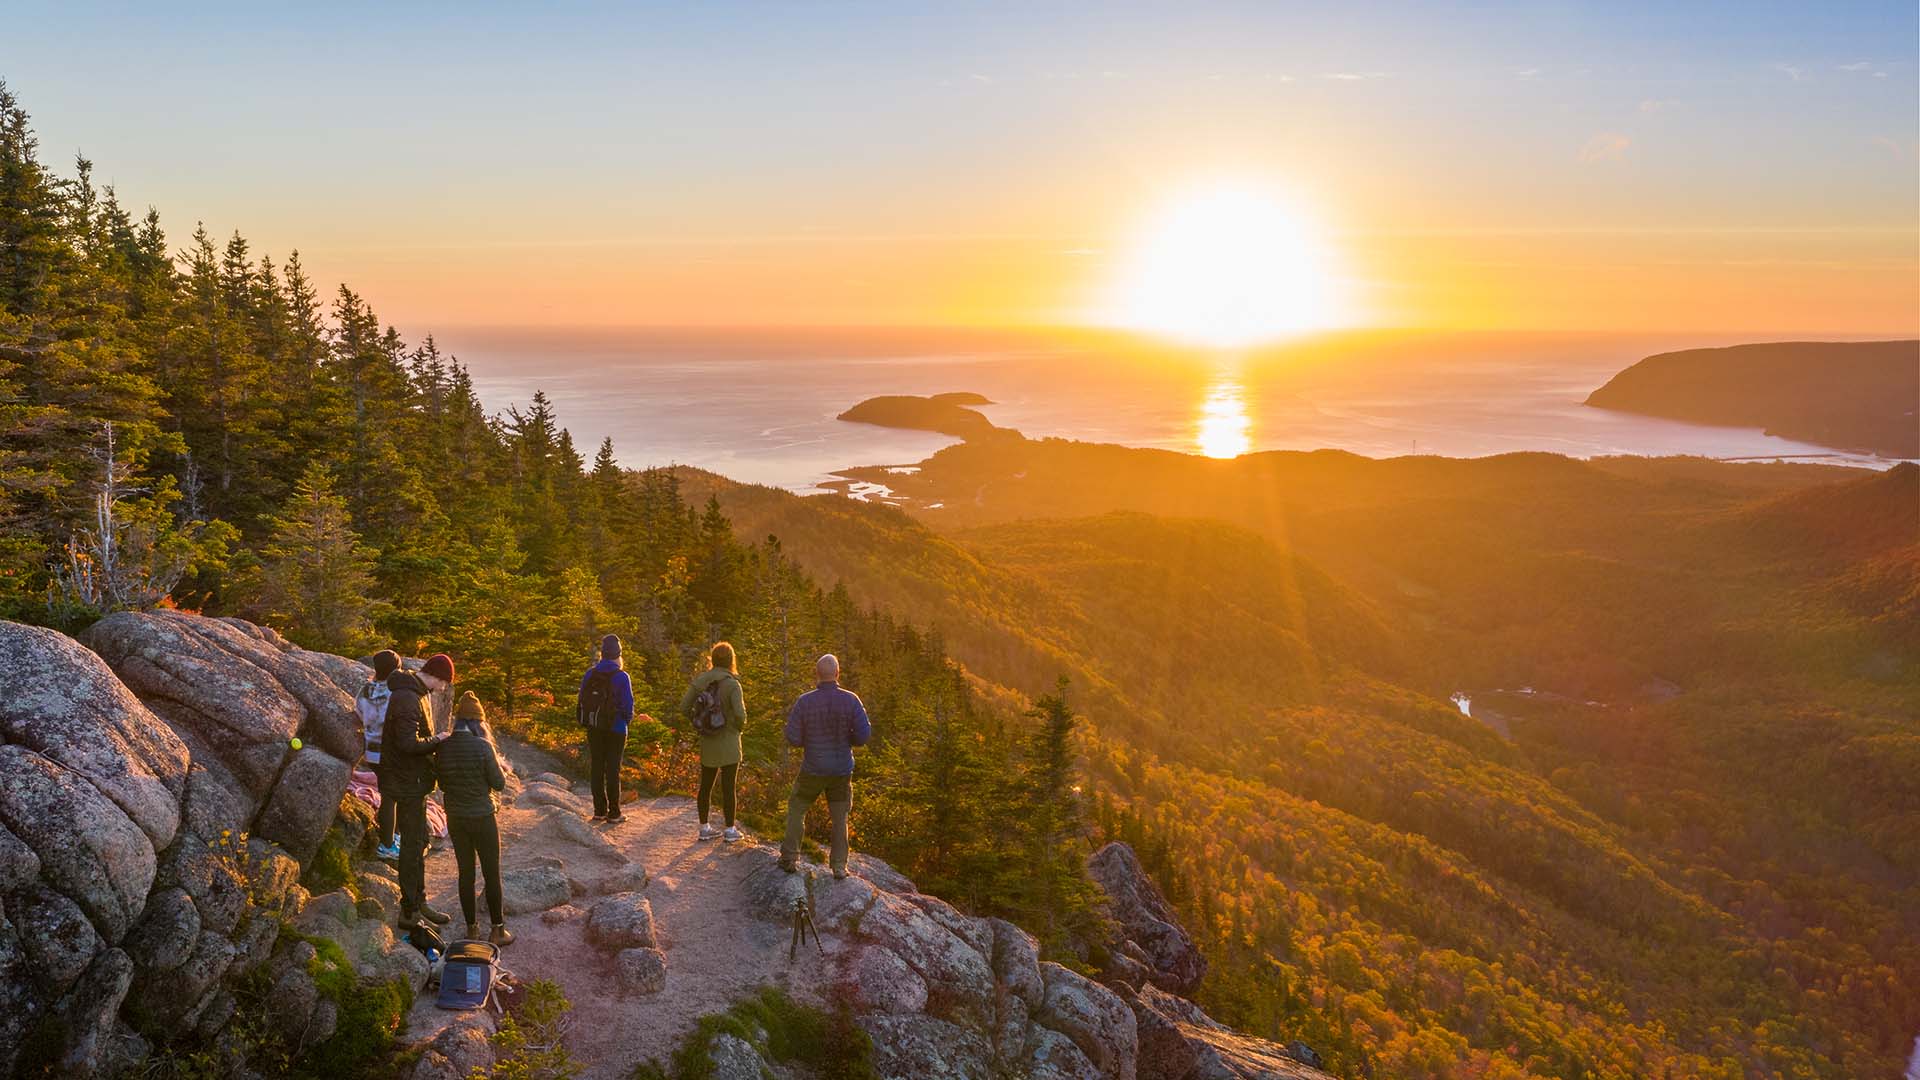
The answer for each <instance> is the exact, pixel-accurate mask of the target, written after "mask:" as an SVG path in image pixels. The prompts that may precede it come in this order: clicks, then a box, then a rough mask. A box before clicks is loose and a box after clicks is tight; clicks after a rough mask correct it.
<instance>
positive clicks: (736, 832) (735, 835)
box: [720, 825, 747, 844]
mask: <svg viewBox="0 0 1920 1080" xmlns="http://www.w3.org/2000/svg"><path fill="white" fill-rule="evenodd" d="M720 835H721V836H722V837H724V838H726V841H727V843H729V844H731V843H733V842H734V841H735V840H745V839H746V838H747V834H746V833H743V832H741V831H740V826H738V825H729V826H727V831H726V832H723V833H721V834H720Z"/></svg>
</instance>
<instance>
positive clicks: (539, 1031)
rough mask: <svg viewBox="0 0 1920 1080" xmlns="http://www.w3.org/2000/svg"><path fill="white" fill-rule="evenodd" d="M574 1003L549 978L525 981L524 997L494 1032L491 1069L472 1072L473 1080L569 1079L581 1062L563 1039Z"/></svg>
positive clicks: (573, 1075) (578, 1073)
mask: <svg viewBox="0 0 1920 1080" xmlns="http://www.w3.org/2000/svg"><path fill="white" fill-rule="evenodd" d="M572 1011H573V1003H572V1002H570V1001H568V1000H567V996H566V995H565V994H563V993H561V992H560V985H559V984H558V983H556V982H554V981H553V980H551V979H536V980H534V981H533V982H530V983H528V984H527V996H526V998H525V999H524V1000H523V1001H521V1002H520V1005H519V1006H518V1007H517V1008H515V1009H514V1010H513V1013H512V1014H511V1015H509V1016H508V1017H506V1019H504V1020H501V1021H500V1027H499V1029H498V1030H497V1031H495V1032H494V1034H493V1057H494V1061H493V1072H492V1073H490V1074H489V1073H483V1072H481V1071H480V1070H479V1069H475V1070H474V1071H473V1077H474V1080H486V1078H487V1077H488V1076H492V1077H494V1078H495V1080H572V1078H573V1077H576V1076H579V1075H580V1068H581V1065H580V1063H579V1062H578V1061H575V1060H574V1059H573V1055H572V1054H570V1053H568V1052H567V1047H566V1043H565V1041H564V1039H565V1036H566V1033H567V1022H568V1019H569V1017H568V1016H567V1014H568V1013H570V1012H572Z"/></svg>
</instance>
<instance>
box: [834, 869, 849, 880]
mask: <svg viewBox="0 0 1920 1080" xmlns="http://www.w3.org/2000/svg"><path fill="white" fill-rule="evenodd" d="M833 880H835V881H845V880H847V872H846V871H845V870H835V871H834V872H833Z"/></svg>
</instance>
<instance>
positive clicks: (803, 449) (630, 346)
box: [440, 328, 1892, 492]
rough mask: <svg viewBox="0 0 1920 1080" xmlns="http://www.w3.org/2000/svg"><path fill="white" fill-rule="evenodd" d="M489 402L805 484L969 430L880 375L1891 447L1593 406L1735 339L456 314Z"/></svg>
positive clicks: (1543, 425) (1153, 434)
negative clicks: (1256, 344)
mask: <svg viewBox="0 0 1920 1080" xmlns="http://www.w3.org/2000/svg"><path fill="white" fill-rule="evenodd" d="M440 340H441V344H442V346H443V347H445V348H448V349H450V350H451V351H452V352H454V353H455V354H456V355H457V356H459V357H460V359H461V360H462V361H463V362H464V363H466V364H467V365H468V367H469V369H470V370H471V372H472V374H473V377H474V381H475V384H476V387H477V389H478V390H479V392H480V396H481V400H482V401H484V402H485V403H486V404H487V406H488V407H489V408H493V409H500V410H504V409H505V408H506V406H508V405H510V404H520V405H524V403H525V402H526V401H528V400H529V399H530V398H531V397H532V396H533V393H534V392H535V391H536V390H544V391H545V392H546V394H547V396H548V397H549V398H550V399H551V400H552V401H553V403H554V405H555V407H556V409H557V410H558V413H559V417H560V422H561V423H562V424H563V425H564V426H565V427H567V428H568V429H569V430H570V431H572V433H573V436H574V440H575V442H576V444H577V445H578V446H579V448H580V451H581V453H582V454H584V455H587V456H588V457H591V455H592V454H593V452H594V450H595V448H596V447H597V446H598V445H599V442H600V440H601V438H602V437H603V436H611V437H612V438H613V442H614V452H615V456H616V457H617V458H618V459H619V461H620V462H621V464H623V465H625V466H628V467H630V468H639V467H643V466H649V465H668V464H682V465H694V466H698V467H700V468H704V469H710V470H713V471H714V472H718V473H721V474H724V475H726V476H729V477H731V478H733V479H735V480H741V481H747V482H751V483H759V484H768V485H772V486H777V487H782V488H787V489H789V490H793V491H801V492H811V491H817V490H820V488H819V485H820V484H821V483H822V482H823V481H826V480H829V479H831V478H832V476H833V474H834V473H835V472H836V471H838V470H840V469H845V468H849V467H852V466H856V465H907V464H911V463H914V462H917V461H920V460H923V459H924V458H926V457H928V456H930V455H931V454H933V453H934V452H935V451H937V450H939V449H940V448H941V447H943V446H946V445H949V444H950V443H952V442H953V441H954V440H952V439H949V438H947V437H945V436H940V435H934V434H929V433H923V432H908V431H894V430H890V429H886V428H878V427H872V426H869V425H865V424H852V423H846V422H842V421H839V420H836V419H835V418H834V417H835V416H836V415H837V414H838V413H839V412H841V411H842V410H844V409H846V408H848V407H849V406H851V405H853V404H854V403H855V402H858V401H860V400H862V399H864V398H867V397H872V396H875V395H878V394H931V393H940V392H943V391H954V390H970V391H975V392H978V393H981V394H984V395H986V396H987V397H989V398H992V399H993V400H994V402H995V404H993V405H991V406H987V407H984V408H983V409H982V411H983V412H985V413H986V414H987V416H988V417H989V418H990V419H991V420H993V422H995V423H996V424H1000V425H1002V426H1005V427H1013V428H1017V429H1019V430H1021V431H1023V432H1025V433H1026V434H1027V435H1028V436H1030V437H1036V438H1038V437H1044V436H1060V437H1064V438H1070V439H1081V440H1088V441H1097V442H1112V443H1122V444H1125V445H1129V446H1146V447H1159V448H1164V449H1171V450H1180V451H1185V452H1191V453H1206V454H1213V455H1215V456H1232V455H1234V454H1236V453H1245V452H1250V451H1259V450H1314V449H1322V448H1336V449H1341V450H1349V451H1352V452H1354V453H1357V454H1363V455H1366V456H1369V457H1393V456H1398V455H1402V454H1415V453H1418V454H1441V455H1447V456H1452V457H1481V456H1486V455H1490V454H1501V453H1508V452H1513V451H1525V450H1538V451H1548V452H1552V453H1561V454H1567V455H1570V456H1574V457H1594V456H1600V455H1609V454H1645V455H1666V454H1697V455H1703V456H1708V457H1716V458H1758V459H1772V458H1781V457H1786V458H1804V459H1806V460H1813V461H1824V462H1832V463H1838V464H1850V465H1862V466H1871V467H1884V466H1887V465H1890V464H1892V463H1891V462H1890V461H1887V460H1885V459H1880V458H1875V457H1872V456H1870V455H1862V454H1845V453H1840V452H1838V451H1834V450H1831V449H1829V448H1826V447H1820V446H1815V445H1811V444H1808V443H1801V442H1796V441H1793V440H1790V439H1782V438H1777V437H1774V436H1770V435H1766V434H1764V433H1762V432H1761V431H1759V430H1757V429H1747V428H1718V427H1703V426H1699V425H1695V424H1686V423H1680V422H1676V421H1668V420H1656V419H1650V418H1646V417H1639V416H1632V415H1628V414H1624V413H1613V412H1607V411H1604V410H1600V409H1592V408H1587V407H1586V406H1584V405H1582V404H1581V402H1582V400H1583V399H1584V398H1585V397H1586V395H1587V394H1588V393H1590V392H1591V391H1593V390H1594V389H1596V388H1597V387H1599V386H1600V385H1601V384H1602V383H1604V382H1606V381H1607V379H1608V378H1610V377H1611V376H1612V375H1613V374H1614V373H1616V372H1618V371H1619V370H1621V369H1623V368H1625V367H1627V366H1629V365H1631V364H1632V363H1634V362H1635V361H1636V360H1639V359H1641V358H1642V357H1644V356H1647V355H1650V354H1652V353H1655V352H1661V351H1665V350H1668V349H1676V348H1692V347H1697V346H1702V345H1718V344H1733V343H1736V342H1737V341H1739V340H1742V339H1740V338H1737V337H1731V336H1722V337H1717V338H1716V337H1677V336H1668V337H1656V336H1649V335H1636V336H1625V335H1519V334H1429V335H1411V334H1392V335H1387V334H1375V335H1352V336H1347V337H1341V338H1329V339H1319V340H1315V341H1312V342H1305V343H1299V344H1295V345H1292V346H1286V347H1276V348H1269V349H1266V350H1262V351H1258V352H1254V353H1241V354H1230V353H1204V352H1195V351H1192V350H1178V349H1172V348H1168V347H1163V346H1155V345H1151V344H1148V343H1143V342H1134V341H1128V340H1126V339H1122V338H1118V337H1114V336H1111V335H1097V334H1077V335H1076V334H1064V333H1046V332H988V331H937V330H927V331H916V330H885V331H875V330H844V331H832V330H815V329H808V330H793V331H771V330H730V331H719V330H633V331H620V330H550V329H478V328H475V329H467V330H459V329H456V330H455V331H454V332H452V333H447V334H444V335H442V336H441V338H440Z"/></svg>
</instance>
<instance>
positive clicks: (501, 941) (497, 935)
mask: <svg viewBox="0 0 1920 1080" xmlns="http://www.w3.org/2000/svg"><path fill="white" fill-rule="evenodd" d="M476 936H477V935H476ZM487 940H488V941H490V942H492V943H493V944H494V945H495V946H497V947H499V948H502V949H504V948H506V947H507V946H509V945H511V944H513V931H511V930H509V929H507V924H506V923H494V924H493V933H491V934H488V935H487Z"/></svg>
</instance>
